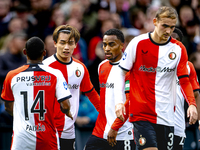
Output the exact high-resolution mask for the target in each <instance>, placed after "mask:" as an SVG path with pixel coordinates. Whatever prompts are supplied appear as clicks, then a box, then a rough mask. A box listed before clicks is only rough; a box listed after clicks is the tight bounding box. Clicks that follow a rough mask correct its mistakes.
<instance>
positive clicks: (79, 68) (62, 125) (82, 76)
mask: <svg viewBox="0 0 200 150" xmlns="http://www.w3.org/2000/svg"><path fill="white" fill-rule="evenodd" d="M43 63H44V64H46V65H48V66H50V67H52V68H55V69H58V70H60V71H61V72H62V74H63V75H64V77H65V79H66V81H67V84H68V88H69V90H70V92H71V94H72V97H71V98H70V99H69V100H70V105H71V108H70V111H71V113H72V116H73V120H71V118H69V117H68V116H66V115H64V114H63V113H62V112H61V110H60V107H59V105H58V104H56V107H55V110H54V111H55V121H56V128H57V130H58V132H59V137H60V138H64V139H74V138H75V129H74V122H75V120H76V118H77V115H78V108H79V97H80V91H81V92H84V93H85V94H86V96H88V95H87V94H89V93H92V91H94V87H93V85H92V83H91V81H90V76H89V72H88V70H87V68H86V66H85V65H84V64H83V63H82V62H80V61H79V60H77V59H75V58H71V61H70V62H69V63H63V62H61V61H59V60H58V58H57V57H56V55H55V54H54V55H52V56H50V57H48V58H46V59H45V60H44V61H43ZM92 94H93V95H94V97H89V100H90V101H91V102H92V103H93V105H94V106H95V107H96V109H97V110H98V107H99V106H98V105H99V95H98V94H97V93H96V95H95V93H92Z"/></svg>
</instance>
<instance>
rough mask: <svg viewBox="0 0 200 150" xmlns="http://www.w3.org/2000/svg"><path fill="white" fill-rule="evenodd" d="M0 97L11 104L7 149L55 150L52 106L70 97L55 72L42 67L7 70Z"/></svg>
mask: <svg viewBox="0 0 200 150" xmlns="http://www.w3.org/2000/svg"><path fill="white" fill-rule="evenodd" d="M1 97H2V98H3V99H4V100H5V101H10V102H12V101H14V108H13V119H14V121H13V137H12V146H11V149H15V150H26V149H31V150H38V149H52V150H57V149H58V145H59V143H57V136H56V128H55V121H54V118H53V115H54V111H53V108H54V105H55V103H56V99H55V97H57V100H58V102H59V101H63V100H65V99H68V98H70V97H71V93H70V91H69V90H68V87H67V83H66V80H65V79H64V77H63V75H62V73H61V72H60V71H59V70H56V69H53V68H50V67H48V66H45V65H43V64H30V65H24V66H22V67H20V68H18V69H15V70H13V71H10V72H9V73H8V74H7V76H6V79H5V81H4V84H3V90H2V94H1Z"/></svg>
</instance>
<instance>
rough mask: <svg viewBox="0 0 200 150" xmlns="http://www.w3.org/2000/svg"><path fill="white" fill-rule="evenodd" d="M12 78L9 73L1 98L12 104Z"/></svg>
mask: <svg viewBox="0 0 200 150" xmlns="http://www.w3.org/2000/svg"><path fill="white" fill-rule="evenodd" d="M12 77H13V76H12V75H11V72H9V73H8V74H7V76H6V78H5V80H4V83H3V89H2V93H1V98H2V99H3V100H5V101H10V102H13V101H14V96H13V92H12V89H11V81H12Z"/></svg>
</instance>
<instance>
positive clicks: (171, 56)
mask: <svg viewBox="0 0 200 150" xmlns="http://www.w3.org/2000/svg"><path fill="white" fill-rule="evenodd" d="M168 56H169V59H171V60H174V59H175V58H176V53H174V52H170V53H169V55H168Z"/></svg>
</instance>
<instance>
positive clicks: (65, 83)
mask: <svg viewBox="0 0 200 150" xmlns="http://www.w3.org/2000/svg"><path fill="white" fill-rule="evenodd" d="M63 86H64V88H65V89H66V90H67V88H68V87H67V82H63Z"/></svg>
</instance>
